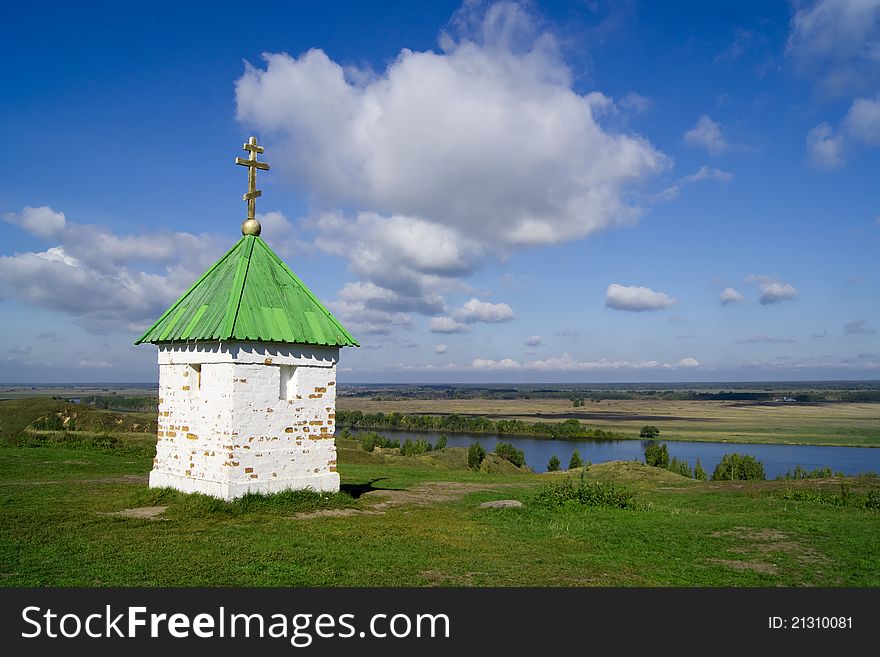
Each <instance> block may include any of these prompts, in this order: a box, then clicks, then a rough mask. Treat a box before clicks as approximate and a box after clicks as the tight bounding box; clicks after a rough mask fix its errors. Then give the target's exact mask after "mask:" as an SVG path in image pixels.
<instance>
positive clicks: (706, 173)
mask: <svg viewBox="0 0 880 657" xmlns="http://www.w3.org/2000/svg"><path fill="white" fill-rule="evenodd" d="M703 180H717V181H718V182H730V181H731V180H733V174H731V173H728V172H727V171H722V170H721V169H716V168H715V167H707V166H702V167H700V169H699V170H698V171H697V172H696V173H692V174H691V175H689V176H684V177H683V178H679V179H678V180H676V181H675V182H674V183H673V184H672V185H670V186H669V187H667V188H666V189H664V190H663V191H661V192H660V193H659V194H656V195H655V196H654V200H656V201H672V200H674V199H676V198H678V195H679V194H680V193H681V190H682V188H684V187H685V186H687V185H691V184H693V183H697V182H701V181H703Z"/></svg>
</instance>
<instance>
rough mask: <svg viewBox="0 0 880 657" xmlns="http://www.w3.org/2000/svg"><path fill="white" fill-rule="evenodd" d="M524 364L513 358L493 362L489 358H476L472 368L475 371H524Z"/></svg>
mask: <svg viewBox="0 0 880 657" xmlns="http://www.w3.org/2000/svg"><path fill="white" fill-rule="evenodd" d="M522 366H523V365H522V363H520V362H519V361H516V360H513V359H511V358H503V359H501V360H491V359H488V358H475V359H474V361H473V362H472V363H471V367H472V368H473V369H475V370H518V369H522Z"/></svg>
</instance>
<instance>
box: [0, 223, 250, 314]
mask: <svg viewBox="0 0 880 657" xmlns="http://www.w3.org/2000/svg"><path fill="white" fill-rule="evenodd" d="M35 217H36V219H35ZM5 218H6V220H7V221H9V222H10V223H14V224H16V225H19V226H22V227H23V228H25V229H26V230H29V231H31V232H32V233H33V234H34V235H37V236H38V237H42V238H44V239H46V240H47V241H51V242H53V243H54V244H55V246H50V247H48V248H46V250H45V251H36V252H24V253H17V254H15V255H11V256H0V286H2V289H3V290H4V292H5V294H6V295H7V296H9V297H13V298H16V299H19V300H21V301H24V302H27V303H30V304H33V305H35V306H39V307H42V308H48V309H50V310H56V311H60V312H63V313H66V314H69V315H71V316H74V317H76V318H77V320H78V321H79V322H80V323H82V324H83V325H84V326H85V327H86V328H88V329H89V330H98V331H103V330H108V329H120V328H121V329H125V330H130V331H133V332H136V331H138V330H141V329H143V328H145V325H146V324H147V323H148V322H150V321H153V320H155V319H156V318H157V317H158V316H159V314H161V312H162V311H164V310H165V309H166V308H167V307H168V306H169V305H170V304H171V303H172V302H173V301H174V300H175V299H176V298H177V297H178V296H179V295H180V294H181V293H182V292H183V291H184V290H185V289H186V288H187V287H188V286H189V285H190V284H191V283H192V282H193V281H194V280H195V279H196V278H197V277H198V275H199V274H201V273H202V272H203V271H204V270H205V269H207V267H208V266H209V265H210V264H211V263H212V262H213V261H214V260H216V258H218V257H219V256H220V255H221V254H222V253H223V248H224V246H225V247H227V248H228V247H231V246H232V244H233V240H232V239H230V240H229V241H228V242H227V243H226V244H224V242H223V241H222V240H221V239H220V238H219V237H217V236H216V235H208V234H204V233H203V234H200V235H193V234H191V233H184V232H178V233H171V232H155V233H143V234H139V235H118V234H116V233H113V232H111V231H110V230H109V229H107V228H106V227H103V226H96V225H91V224H82V223H77V222H72V221H68V220H67V219H66V218H65V217H64V215H63V213H60V212H56V211H55V210H53V209H52V208H48V207H45V208H36V209H33V208H31V209H28V208H25V209H24V210H23V211H22V212H21V213H19V214H11V215H6V217H5Z"/></svg>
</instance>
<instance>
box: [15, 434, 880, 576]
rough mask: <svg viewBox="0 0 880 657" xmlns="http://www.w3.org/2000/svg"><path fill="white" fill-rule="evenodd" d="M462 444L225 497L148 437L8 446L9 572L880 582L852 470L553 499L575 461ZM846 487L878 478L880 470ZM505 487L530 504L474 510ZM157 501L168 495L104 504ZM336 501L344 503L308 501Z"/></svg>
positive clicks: (642, 479) (361, 461) (878, 555)
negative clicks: (152, 482) (162, 482)
mask: <svg viewBox="0 0 880 657" xmlns="http://www.w3.org/2000/svg"><path fill="white" fill-rule="evenodd" d="M459 451H460V452H463V451H464V450H451V449H450V450H445V451H444V452H442V453H437V454H434V455H433V456H432V457H426V456H424V455H423V456H420V457H401V456H396V455H394V454H381V453H380V454H376V455H373V454H369V453H367V452H364V451H363V450H356V449H349V448H347V447H346V446H344V445H343V446H342V448H341V449H340V452H339V453H340V472H341V474H342V480H343V492H341V493H339V494H336V495H327V494H323V495H322V494H317V493H302V492H299V493H287V494H283V495H278V496H270V497H265V496H257V495H254V496H248V497H246V498H243V499H242V500H239V501H236V502H234V503H231V504H227V503H224V502H220V501H217V500H214V499H211V498H207V497H204V496H200V495H184V494H181V493H177V492H174V491H169V490H150V489H148V488H147V487H146V473H147V472H148V471H149V468H150V456H151V454H147V453H145V450H141V452H138V451H137V450H131V449H129V450H126V449H122V450H118V449H114V448H109V449H95V448H83V447H81V446H80V447H68V446H64V445H60V444H49V445H46V446H41V447H3V448H0V585H2V586H49V585H51V586H175V585H177V586H179V585H185V586H199V585H205V586H219V585H228V586H346V585H348V586H379V585H388V586H397V585H399V586H426V585H464V586H496V585H497V586H510V585H523V586H547V585H561V586H596V585H600V586H611V585H615V586H616V585H621V586H641V585H646V586H667V585H671V586H777V585H783V586H803V585H814V586H878V585H880V567H878V566H880V511H878V510H876V509H872V508H865V507H864V506H858V505H836V504H834V503H829V502H828V500H829V499H831V498H832V497H833V495H834V494H835V492H836V491H838V490H839V489H840V480H836V479H829V480H806V481H793V482H791V481H790V482H760V483H747V482H710V483H699V482H695V481H692V480H687V479H684V478H682V477H679V476H678V475H675V474H673V473H670V472H668V471H665V470H659V469H657V468H649V467H647V466H645V465H642V464H637V463H619V462H618V463H607V464H601V465H596V466H591V467H589V468H587V469H586V470H584V471H583V472H584V475H583V476H584V482H585V483H586V484H587V485H590V486H593V485H595V484H597V483H598V484H600V486H597V487H596V488H597V489H600V488H601V489H604V490H616V491H620V490H626V491H629V492H631V493H632V494H633V500H634V502H635V504H634V506H633V507H632V508H625V509H619V508H608V506H607V505H602V504H599V505H589V504H587V505H582V504H561V505H559V506H553V507H548V506H547V505H543V504H540V503H539V497H540V495H541V491H543V490H545V487H546V486H548V485H550V486H553V485H559V482H561V481H563V480H564V478H565V477H567V476H572V475H566V474H560V473H554V474H545V475H534V474H524V473H522V472H518V471H507V472H502V473H494V474H493V473H488V472H474V471H470V470H467V469H466V468H461V467H459V463H458V459H459V456H458V454H457V453H458V452H459ZM354 455H357V460H358V462H350V461H349V459H348V457H349V456H354ZM575 477H577V475H575ZM578 481H579V479H578ZM847 485H848V486H849V490H850V491H851V493H852V494H853V495H858V496H862V497H864V498H865V499H867V497H868V496H871V495H874V496H876V495H878V494H880V482H878V480H876V479H871V478H867V479H850V480H847ZM375 490H385V491H403V492H402V493H391V494H398V495H406V494H407V493H406V491H414V492H412V493H409V495H410V497H409V498H406V501H405V502H402V503H400V504H397V505H390V506H387V507H385V508H383V509H381V510H378V511H379V512H376V511H377V509H375V508H374V507H375V505H376V504H377V503H378V502H379V500H378V499H377V498H376V495H377V493H375V492H373V493H369V494H366V495H363V494H362V493H364V492H366V491H375ZM438 491H439V492H445V493H448V495H447V496H446V497H445V498H443V499H432V497H431V496H432V495H434V494H435V493H437V492H438ZM380 494H381V493H380ZM497 499H519V500H521V501H523V502H524V504H525V506H524V507H523V508H510V509H480V508H479V504H480V503H481V502H484V501H489V500H497ZM148 506H167V507H168V508H167V510H166V511H165V512H164V513H162V514H161V515H159V516H157V517H156V518H155V519H152V520H148V519H142V518H128V517H123V516H119V515H102V514H106V513H114V512H118V511H121V510H123V509H131V508H137V507H148ZM349 509H350V510H355V511H357V510H362V511H363V510H366V511H370V510H372V511H373V513H370V514H358V513H354V514H351V512H350V511H346V510H349ZM327 511H331V512H333V513H336V514H337V515H317V516H315V515H312V516H308V515H307V516H306V517H302V516H300V515H299V514H303V513H307V514H308V513H311V512H327ZM346 513H349V515H345V514H346Z"/></svg>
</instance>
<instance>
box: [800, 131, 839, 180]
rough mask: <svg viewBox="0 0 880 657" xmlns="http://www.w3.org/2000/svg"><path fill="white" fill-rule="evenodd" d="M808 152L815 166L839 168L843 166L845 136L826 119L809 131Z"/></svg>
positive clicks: (807, 139)
mask: <svg viewBox="0 0 880 657" xmlns="http://www.w3.org/2000/svg"><path fill="white" fill-rule="evenodd" d="M806 141H807V154H808V155H809V157H810V162H811V163H812V164H813V166H816V167H818V168H820V169H837V168H839V167H841V166H843V164H844V161H843V137H841V136H840V135H839V134H836V133H835V132H834V130H833V129H832V128H831V126H830V125H828V124H827V123H825V122H824V121H823V122H822V123H820V124H819V125H817V126H816V127H815V128H813V129H811V130H810V131H809V132H808V133H807V138H806Z"/></svg>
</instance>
